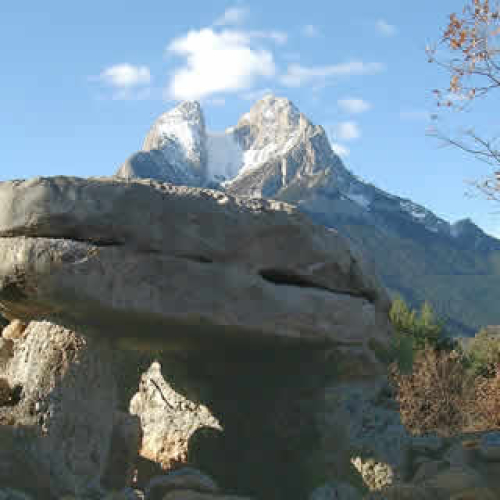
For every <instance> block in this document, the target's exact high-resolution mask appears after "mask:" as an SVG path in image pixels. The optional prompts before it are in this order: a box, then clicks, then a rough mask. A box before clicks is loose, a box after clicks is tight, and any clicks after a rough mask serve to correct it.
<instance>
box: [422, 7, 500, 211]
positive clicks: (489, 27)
mask: <svg viewBox="0 0 500 500" xmlns="http://www.w3.org/2000/svg"><path fill="white" fill-rule="evenodd" d="M498 35H500V9H499V6H498V3H496V4H495V6H492V5H491V2H490V1H489V0H469V2H468V3H467V4H466V5H465V7H464V9H463V11H462V14H461V15H457V14H455V13H453V14H451V15H450V18H449V23H448V25H447V26H446V28H445V29H444V31H443V33H442V35H441V39H440V40H439V42H438V43H437V44H435V45H434V46H430V47H427V55H428V57H429V62H431V63H436V64H438V65H439V66H440V67H442V68H444V69H445V70H446V71H447V73H448V74H449V77H450V81H449V87H448V88H447V89H446V91H445V92H443V91H441V90H438V89H436V90H434V91H433V92H434V94H435V95H436V98H437V104H438V106H441V107H446V108H454V109H458V110H464V109H465V108H466V107H468V106H470V105H471V103H472V102H473V101H474V100H475V99H478V98H485V97H487V95H488V94H489V93H490V92H491V91H492V90H495V89H497V88H499V87H500V47H499V45H498V42H499V40H500V38H499V36H498ZM443 53H445V54H446V56H443ZM429 135H432V136H434V137H437V138H438V139H440V140H441V141H442V142H443V144H447V145H452V146H456V147H458V148H459V149H461V150H462V151H465V152H466V153H469V154H472V155H474V156H475V157H476V158H477V159H478V160H481V161H482V162H485V163H487V164H488V165H490V166H492V167H494V171H493V174H492V175H491V176H490V177H488V178H486V179H484V180H481V181H477V182H476V181H474V182H473V184H474V185H475V186H476V187H477V188H479V189H480V190H481V191H482V192H483V193H484V194H485V195H486V196H487V197H488V198H490V199H493V200H496V201H500V149H499V137H498V136H491V137H486V138H485V137H480V136H479V135H478V134H477V133H476V132H475V131H474V130H473V129H468V130H466V131H465V132H464V133H463V134H462V135H461V136H460V137H458V138H453V137H450V136H449V135H448V134H445V133H443V132H440V131H439V130H438V129H437V128H436V127H433V128H432V129H431V131H430V132H429Z"/></svg>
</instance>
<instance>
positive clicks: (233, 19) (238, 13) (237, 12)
mask: <svg viewBox="0 0 500 500" xmlns="http://www.w3.org/2000/svg"><path fill="white" fill-rule="evenodd" d="M249 14H250V11H249V10H248V8H247V7H236V6H235V7H229V8H228V9H226V10H225V11H224V14H222V16H221V17H219V19H217V20H216V21H215V23H214V24H215V26H234V25H239V24H242V23H244V22H245V20H246V19H247V18H248V16H249Z"/></svg>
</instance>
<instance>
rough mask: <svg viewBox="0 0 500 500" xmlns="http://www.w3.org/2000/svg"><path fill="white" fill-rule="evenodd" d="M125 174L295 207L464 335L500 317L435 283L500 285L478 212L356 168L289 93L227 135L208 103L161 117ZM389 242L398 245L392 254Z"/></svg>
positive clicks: (497, 244) (496, 248)
mask: <svg viewBox="0 0 500 500" xmlns="http://www.w3.org/2000/svg"><path fill="white" fill-rule="evenodd" d="M116 175H117V176H118V177H122V178H137V177H138V178H153V179H156V180H159V181H162V182H170V183H173V184H184V185H188V186H196V187H210V188H214V189H218V190H221V191H225V192H227V193H229V194H233V195H236V196H244V197H258V198H259V197H264V198H272V199H277V200H283V201H286V202H289V203H292V204H295V205H297V206H298V207H299V209H300V210H301V211H303V212H305V213H307V214H308V215H309V216H311V218H312V219H313V220H314V221H315V222H317V223H320V224H323V225H325V226H327V227H331V228H335V229H338V230H339V231H340V232H341V233H343V234H344V236H347V237H348V238H349V239H350V241H351V243H352V244H353V245H355V246H358V247H360V251H361V252H363V253H364V254H365V257H366V258H367V259H369V260H372V261H373V263H374V265H375V266H376V267H377V270H378V272H379V274H380V275H381V276H382V278H383V280H384V282H385V284H386V286H387V287H388V288H389V289H390V291H391V292H392V293H393V294H400V295H403V296H404V297H405V298H406V299H407V300H408V301H409V302H410V303H412V304H413V305H415V306H417V305H419V304H420V303H421V302H422V301H423V300H425V299H429V300H430V301H431V302H432V303H433V305H434V307H435V308H436V309H437V311H438V313H439V314H440V315H441V316H444V317H445V318H446V319H448V320H449V321H450V322H453V323H454V324H453V327H454V328H455V327H456V325H458V330H460V333H462V334H463V333H466V334H472V333H473V332H474V329H476V328H477V327H478V326H481V325H484V324H492V323H493V324H496V323H499V322H500V317H498V314H497V313H496V312H495V311H494V310H493V308H492V307H491V304H490V303H489V302H488V299H487V298H486V297H483V299H481V297H479V296H478V294H474V293H473V292H472V293H470V291H464V293H463V294H462V295H464V296H463V297H462V296H461V297H460V298H459V302H458V303H457V304H456V305H457V307H449V305H447V304H446V299H447V298H446V297H445V295H444V291H442V290H439V291H436V290H435V289H436V287H438V288H439V287H441V286H442V285H440V283H437V282H436V279H437V278H436V277H437V276H442V275H445V276H452V277H456V276H463V275H465V276H489V277H492V276H493V283H492V285H491V286H493V287H494V289H495V290H496V289H497V288H498V290H499V291H500V277H497V276H496V272H497V264H496V260H497V258H498V259H500V241H499V240H496V239H495V238H492V237H490V236H488V235H487V234H485V233H484V232H483V231H482V230H481V229H480V228H479V227H477V226H476V225H475V224H474V223H473V222H472V221H471V220H470V219H464V220H462V221H458V222H456V223H454V224H450V223H449V222H447V221H446V220H444V219H442V218H440V217H438V216H436V215H435V214H434V213H433V212H432V211H430V210H428V209H427V208H425V207H424V206H422V205H419V204H417V203H415V202H413V201H411V200H409V199H405V198H402V197H399V196H395V195H392V194H390V193H387V192H385V191H383V190H382V189H379V188H377V187H376V186H374V185H372V184H369V183H367V182H365V181H363V180H362V179H360V178H359V177H357V176H356V175H354V174H353V173H352V172H350V171H349V170H348V169H347V168H346V167H345V166H344V164H343V162H342V160H341V159H340V157H339V156H338V155H337V154H335V152H334V151H333V150H332V148H331V145H330V143H329V140H328V138H327V135H326V133H325V131H324V129H323V128H322V127H321V126H318V125H314V124H313V123H312V122H311V121H310V120H309V119H308V118H307V117H306V116H305V115H304V114H302V113H301V112H300V111H299V110H298V109H297V108H296V106H295V105H294V104H293V103H292V102H291V101H290V100H288V99H286V98H283V97H276V96H274V95H271V94H269V95H267V96H265V97H264V98H262V99H261V100H260V101H258V102H257V103H256V104H255V105H254V106H253V107H252V108H251V110H250V111H249V112H248V113H246V114H244V115H243V116H242V117H241V118H240V119H239V121H238V123H237V124H236V126H234V127H230V128H228V129H226V131H224V132H218V133H214V132H210V131H208V130H207V129H206V126H205V119H204V115H203V110H202V109H201V106H200V105H199V103H197V102H183V103H181V104H179V105H178V106H177V107H176V108H174V109H173V110H171V111H167V112H166V113H164V114H162V115H161V116H160V117H159V118H158V119H157V120H156V122H155V123H154V124H153V126H152V127H151V129H150V131H149V133H148V134H147V136H146V139H145V141H144V146H143V151H141V152H139V153H136V154H134V155H132V156H131V157H130V158H129V159H128V160H127V161H126V162H125V163H124V164H123V165H122V166H121V167H120V169H119V170H118V172H117V174H116ZM367 233H370V234H371V236H370V237H369V238H368V237H367ZM375 242H377V243H375ZM381 243H383V245H384V246H387V247H388V248H389V249H390V250H392V252H391V251H390V252H389V254H391V253H392V254H393V255H392V258H391V259H390V260H387V252H385V249H383V248H380V244H381ZM430 243H431V244H430ZM374 245H377V246H374ZM432 247H436V248H435V249H433V248H432ZM497 254H498V255H497ZM394 256H397V258H396V259H395V258H394ZM449 259H452V260H453V261H452V262H449ZM478 259H480V260H481V262H479V261H478ZM490 261H491V262H490ZM499 262H500V261H499ZM402 267H407V268H408V269H409V271H408V273H409V274H410V275H405V271H404V270H403V269H402ZM498 270H499V271H500V266H498ZM415 276H417V278H416V279H414V278H415ZM422 277H424V278H422ZM451 279H452V280H453V279H454V278H451ZM445 281H446V279H445ZM455 281H456V280H455ZM490 281H491V280H490ZM453 286H454V287H456V283H454V285H453ZM477 286H478V285H474V287H477ZM488 286H490V284H488ZM463 287H470V283H469V282H468V283H464V284H463ZM469 295H473V296H475V299H476V300H479V301H480V300H483V301H485V304H482V305H480V306H479V307H476V308H474V306H473V305H472V306H471V304H468V305H467V307H466V308H465V310H466V311H467V312H466V314H463V312H464V308H463V307H462V305H461V302H462V300H463V301H464V302H470V299H467V298H466V296H469ZM483 295H484V292H483ZM454 300H456V298H455V299H454ZM457 315H458V317H457ZM466 316H467V317H466Z"/></svg>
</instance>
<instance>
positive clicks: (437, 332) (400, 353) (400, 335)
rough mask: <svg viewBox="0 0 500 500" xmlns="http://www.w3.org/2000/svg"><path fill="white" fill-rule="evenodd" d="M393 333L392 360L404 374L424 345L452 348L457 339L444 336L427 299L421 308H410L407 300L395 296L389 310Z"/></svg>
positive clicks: (441, 325)
mask: <svg viewBox="0 0 500 500" xmlns="http://www.w3.org/2000/svg"><path fill="white" fill-rule="evenodd" d="M389 317H390V320H391V322H392V324H393V326H394V329H395V334H394V338H393V340H392V360H391V361H395V362H397V364H398V368H399V369H400V370H401V372H403V373H409V372H411V370H412V366H413V361H414V358H415V355H416V353H417V352H421V351H423V350H424V349H426V347H430V348H432V349H435V350H437V351H443V350H444V351H451V350H453V349H454V348H455V347H456V342H455V341H453V340H452V339H450V338H447V337H446V336H445V332H444V328H443V323H442V322H441V321H439V320H438V319H437V318H436V317H435V315H434V311H433V310H432V307H431V305H430V304H429V303H428V302H424V303H423V304H422V307H421V308H420V311H416V310H414V309H410V308H409V307H408V306H407V304H406V302H405V301H404V300H403V299H402V298H401V297H397V298H396V299H395V300H394V301H393V303H392V307H391V310H390V312H389Z"/></svg>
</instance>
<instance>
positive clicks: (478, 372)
mask: <svg viewBox="0 0 500 500" xmlns="http://www.w3.org/2000/svg"><path fill="white" fill-rule="evenodd" d="M497 363H500V336H498V335H495V334H494V333H492V331H491V329H488V328H483V329H481V330H480V331H479V332H478V333H477V334H476V336H475V337H474V338H473V339H471V341H470V342H469V345H468V346H467V349H466V352H465V362H464V364H465V367H466V368H467V371H468V372H469V373H470V374H471V375H472V376H473V377H492V376H493V374H494V372H495V365H496V364H497Z"/></svg>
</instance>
